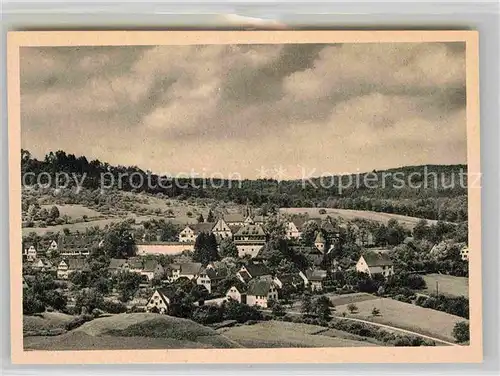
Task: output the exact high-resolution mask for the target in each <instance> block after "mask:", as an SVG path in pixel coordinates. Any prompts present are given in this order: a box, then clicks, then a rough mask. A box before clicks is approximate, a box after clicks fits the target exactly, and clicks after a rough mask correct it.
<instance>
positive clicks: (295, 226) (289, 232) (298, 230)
mask: <svg viewBox="0 0 500 376" xmlns="http://www.w3.org/2000/svg"><path fill="white" fill-rule="evenodd" d="M305 222H306V221H305V220H304V219H302V218H294V219H292V220H291V221H289V222H288V223H287V226H286V234H285V237H286V238H287V239H300V238H302V230H303V228H304V224H305Z"/></svg>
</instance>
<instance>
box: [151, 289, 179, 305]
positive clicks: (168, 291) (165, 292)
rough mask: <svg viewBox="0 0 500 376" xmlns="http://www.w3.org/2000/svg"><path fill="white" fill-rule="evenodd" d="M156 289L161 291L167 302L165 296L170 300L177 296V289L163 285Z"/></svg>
mask: <svg viewBox="0 0 500 376" xmlns="http://www.w3.org/2000/svg"><path fill="white" fill-rule="evenodd" d="M156 291H158V292H159V294H160V295H161V297H162V298H163V299H164V300H165V302H166V299H165V298H167V299H168V300H169V301H170V299H172V298H173V297H174V296H175V293H176V290H175V289H173V288H168V287H163V288H161V289H157V290H156Z"/></svg>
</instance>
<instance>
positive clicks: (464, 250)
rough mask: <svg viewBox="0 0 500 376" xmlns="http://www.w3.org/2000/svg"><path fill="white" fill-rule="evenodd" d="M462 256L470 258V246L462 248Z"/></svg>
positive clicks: (466, 258) (463, 258)
mask: <svg viewBox="0 0 500 376" xmlns="http://www.w3.org/2000/svg"><path fill="white" fill-rule="evenodd" d="M460 258H461V259H462V260H464V261H467V260H469V247H465V248H462V249H461V250H460Z"/></svg>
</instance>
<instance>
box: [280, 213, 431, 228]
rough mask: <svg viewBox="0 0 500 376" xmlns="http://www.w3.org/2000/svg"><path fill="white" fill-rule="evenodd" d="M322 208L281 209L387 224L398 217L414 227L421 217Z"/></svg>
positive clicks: (318, 216) (310, 214) (315, 215)
mask: <svg viewBox="0 0 500 376" xmlns="http://www.w3.org/2000/svg"><path fill="white" fill-rule="evenodd" d="M320 209H321V208H281V209H280V211H281V212H282V213H288V214H305V213H307V214H308V215H309V216H310V217H316V218H325V217H326V216H330V217H333V218H335V217H339V218H344V219H346V220H349V221H350V220H353V219H355V218H361V219H367V220H371V221H376V222H380V223H383V224H387V222H389V220H390V219H396V220H397V221H398V222H399V223H400V224H401V225H403V226H405V227H407V228H409V229H412V228H413V227H414V226H415V225H416V224H417V223H418V221H420V220H421V218H417V217H408V216H406V215H400V214H392V213H381V212H374V211H368V210H366V211H365V210H350V209H329V208H324V210H326V214H319V210H320ZM427 222H428V223H429V224H433V223H435V222H436V221H434V220H431V219H428V220H427Z"/></svg>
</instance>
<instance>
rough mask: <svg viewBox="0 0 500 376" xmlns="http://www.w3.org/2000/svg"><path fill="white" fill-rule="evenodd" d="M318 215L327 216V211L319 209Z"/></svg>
mask: <svg viewBox="0 0 500 376" xmlns="http://www.w3.org/2000/svg"><path fill="white" fill-rule="evenodd" d="M318 213H319V214H326V209H319V211H318Z"/></svg>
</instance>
